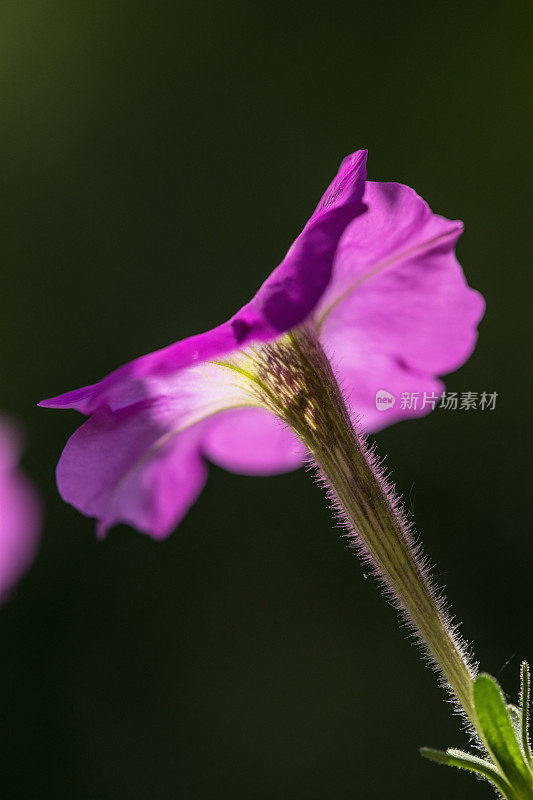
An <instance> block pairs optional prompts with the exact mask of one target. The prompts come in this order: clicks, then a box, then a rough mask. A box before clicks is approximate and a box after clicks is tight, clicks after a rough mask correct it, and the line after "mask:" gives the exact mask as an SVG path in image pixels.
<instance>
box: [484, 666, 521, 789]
mask: <svg viewBox="0 0 533 800" xmlns="http://www.w3.org/2000/svg"><path fill="white" fill-rule="evenodd" d="M473 695H474V706H475V709H476V716H477V718H478V722H479V726H480V729H481V733H482V734H483V739H484V742H485V745H486V747H487V749H488V751H489V753H490V755H491V757H492V759H493V761H494V763H495V764H496V766H498V767H499V768H500V771H501V773H502V774H503V775H504V776H505V778H506V779H507V782H508V783H509V784H510V786H512V788H513V792H514V795H515V796H516V797H520V798H524V800H533V773H532V772H531V770H530V768H529V766H528V764H527V762H526V761H525V758H524V756H523V755H522V750H521V747H520V744H519V742H518V739H517V736H516V733H515V730H514V727H513V723H512V722H511V718H510V716H509V712H508V710H507V707H506V704H505V700H504V699H503V695H502V692H501V689H500V687H499V686H498V684H497V683H496V681H495V680H494V678H492V677H491V676H490V675H486V674H482V675H479V676H478V677H477V678H476V680H475V681H474V690H473Z"/></svg>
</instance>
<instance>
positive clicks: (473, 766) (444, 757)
mask: <svg viewBox="0 0 533 800" xmlns="http://www.w3.org/2000/svg"><path fill="white" fill-rule="evenodd" d="M420 754H421V755H422V756H424V758H428V759H429V760H430V761H435V762H436V763H437V764H446V765H447V766H448V767H457V768H458V769H466V770H468V771H469V772H475V773H476V774H477V775H480V776H481V777H483V778H485V779H486V780H488V781H490V782H491V783H492V784H494V786H496V788H497V789H498V790H499V791H500V792H501V793H502V794H503V795H504V797H511V796H512V795H511V794H510V792H511V787H510V786H509V785H508V783H507V781H506V780H505V778H504V777H503V776H502V775H500V773H499V772H498V770H497V768H496V767H495V766H494V764H491V763H490V761H485V759H483V758H478V757H477V756H473V755H471V754H470V753H464V752H463V751H462V750H455V749H454V748H452V747H449V748H448V750H446V752H445V753H444V752H443V751H442V750H433V748H431V747H421V748H420Z"/></svg>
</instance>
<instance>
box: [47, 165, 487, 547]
mask: <svg viewBox="0 0 533 800" xmlns="http://www.w3.org/2000/svg"><path fill="white" fill-rule="evenodd" d="M365 165H366V151H358V152H356V153H354V154H353V155H350V156H348V157H347V158H345V159H344V161H343V162H342V164H341V167H340V169H339V172H338V174H337V176H336V177H335V179H334V181H333V183H332V184H331V185H330V186H329V188H328V189H327V191H326V193H325V194H324V196H323V197H322V199H321V201H320V203H319V204H318V206H317V208H316V210H315V212H314V213H313V215H312V216H311V218H310V220H309V222H308V223H307V225H306V226H305V228H304V229H303V231H302V233H301V234H300V235H299V236H298V238H297V239H296V241H295V242H294V244H293V245H292V247H291V248H290V250H289V252H288V253H287V255H286V256H285V258H284V260H283V261H282V262H281V264H280V265H279V266H278V267H276V269H275V270H274V271H273V272H272V274H271V275H270V277H269V278H267V280H266V281H265V283H264V284H263V285H262V286H261V288H260V289H259V291H258V292H257V294H256V295H255V297H254V298H253V299H252V300H251V301H250V302H249V303H248V304H247V305H245V306H244V307H243V308H241V309H240V311H238V312H237V313H236V314H235V315H234V316H233V317H232V318H231V319H230V320H228V321H227V322H224V323H223V324H222V325H219V326H218V327H217V328H214V329H213V330H211V331H208V332H207V333H202V334H199V335H197V336H192V337H190V338H188V339H184V340H183V341H181V342H176V343H175V344H172V345H170V346H168V347H166V348H164V349H162V350H158V351H156V352H155V353H151V354H149V355H146V356H142V357H141V358H138V359H136V360H134V361H132V362H130V363H129V364H126V365H124V366H122V367H120V368H119V369H117V370H115V372H112V373H111V374H110V375H108V376H107V377H106V378H104V379H103V380H101V381H100V382H99V383H96V384H92V385H91V386H87V387H85V388H82V389H78V390H75V391H72V392H67V393H66V394H63V395H60V396H59V397H55V398H53V399H51V400H46V401H43V402H42V403H41V405H42V406H46V407H48V408H74V409H77V410H78V411H80V412H82V413H83V414H86V415H88V416H89V420H88V421H87V422H85V424H84V425H82V426H81V428H79V429H78V430H77V431H76V432H75V433H74V435H73V436H72V437H71V438H70V440H69V441H68V443H67V445H66V447H65V450H64V451H63V454H62V456H61V459H60V462H59V465H58V469H57V480H58V486H59V491H60V493H61V495H62V497H63V498H64V499H65V500H66V501H67V502H69V503H71V504H72V505H74V506H75V507H76V508H78V509H79V510H80V511H82V512H83V513H84V514H87V515H89V516H92V517H96V518H97V519H98V531H99V533H100V534H101V535H103V534H104V533H105V531H107V530H108V529H109V528H110V527H111V526H112V525H114V524H116V523H118V522H127V523H129V524H130V525H132V526H134V527H136V528H138V529H139V530H141V531H144V532H146V533H149V534H151V535H152V536H154V537H155V538H162V537H164V536H166V535H168V534H169V533H170V531H171V530H172V529H173V528H174V527H175V526H176V524H177V523H178V522H179V520H180V519H181V518H182V517H183V516H184V514H185V513H186V512H187V510H188V508H189V507H190V505H191V504H192V503H193V502H194V500H195V499H196V498H197V496H198V494H199V493H200V491H201V489H202V487H203V485H204V482H205V480H206V475H207V467H206V459H209V460H211V461H213V462H214V463H216V464H218V465H220V466H222V467H225V468H226V469H228V470H231V471H233V472H240V473H247V474H258V475H266V474H272V473H276V472H283V471H286V470H291V469H294V468H296V467H298V466H299V465H300V464H301V463H302V460H303V458H304V449H303V446H302V445H301V444H300V442H299V441H298V440H297V439H296V437H295V436H294V435H293V434H292V433H291V431H290V430H288V429H287V428H286V427H284V426H282V425H281V424H280V422H279V420H278V419H277V417H275V416H274V415H273V414H271V413H270V412H268V411H266V410H265V409H264V408H260V407H258V405H259V404H258V403H254V401H253V398H252V397H251V395H250V393H249V392H248V391H247V390H246V386H245V383H246V381H245V379H244V378H243V380H242V381H240V380H239V379H238V376H237V375H236V372H235V370H228V369H227V368H226V367H225V362H226V360H227V359H228V358H231V359H233V360H234V361H235V360H237V363H242V364H244V365H246V364H247V363H248V360H249V359H250V358H252V357H253V353H254V350H256V349H257V348H260V347H261V344H262V343H265V342H272V340H275V339H277V338H279V337H282V336H283V335H284V334H285V333H286V332H287V331H289V330H291V329H292V328H294V327H295V326H298V325H300V324H301V323H303V322H305V323H306V324H311V325H313V326H315V329H316V330H317V331H318V334H319V337H320V341H321V343H322V345H323V347H324V348H325V350H326V352H327V353H328V354H329V355H330V357H331V359H332V363H333V366H334V368H335V371H336V374H337V376H338V378H339V381H340V383H341V386H342V387H343V389H344V391H345V394H346V397H347V400H348V402H349V405H350V408H351V411H352V412H353V415H354V417H356V418H357V419H358V420H359V421H360V424H361V425H362V427H363V429H364V430H365V431H367V432H372V431H376V430H378V429H380V428H382V427H384V426H385V425H390V424H391V423H392V422H396V421H398V420H400V419H405V418H408V417H413V416H419V415H420V414H421V413H427V411H429V410H430V408H431V405H426V407H425V408H424V409H421V407H420V405H421V404H418V406H417V407H416V408H414V407H413V408H402V407H401V406H402V404H401V403H400V398H401V395H402V393H404V392H408V393H412V392H419V393H420V398H422V397H423V395H424V392H425V393H426V395H427V396H436V395H438V394H439V393H440V392H441V391H442V388H443V387H442V384H441V382H440V381H439V379H438V377H437V376H439V375H443V374H446V373H448V372H451V371H452V370H454V369H456V368H457V367H459V366H460V365H461V364H462V363H463V362H464V361H465V360H466V359H467V358H468V356H469V355H470V353H471V352H472V350H473V347H474V344H475V341H476V336H477V333H476V326H477V323H478V322H479V320H480V318H481V316H482V314H483V300H482V298H481V296H480V295H479V294H478V293H477V292H475V291H473V290H472V289H470V288H469V287H468V286H467V284H466V281H465V278H464V275H463V272H462V270H461V267H460V265H459V264H458V262H457V260H456V258H455V253H454V248H455V243H456V242H457V239H458V238H459V236H460V234H461V232H462V225H461V223H460V222H451V221H449V220H447V219H444V218H443V217H439V216H437V215H435V214H433V213H432V212H431V210H430V209H429V207H428V206H427V204H426V203H425V202H424V201H423V200H422V199H421V198H420V197H419V196H418V195H417V194H416V193H415V192H414V191H413V190H412V189H409V188H408V187H406V186H402V185H400V184H395V183H372V182H369V181H366V171H365ZM245 371H246V370H245V369H243V372H245ZM381 391H385V392H387V393H388V394H390V395H393V396H394V397H395V398H396V402H395V404H394V406H393V407H391V406H389V407H388V408H387V409H386V410H385V411H383V410H381V408H380V407H378V406H377V404H376V394H377V393H378V392H381Z"/></svg>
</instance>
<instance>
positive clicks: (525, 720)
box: [520, 661, 533, 769]
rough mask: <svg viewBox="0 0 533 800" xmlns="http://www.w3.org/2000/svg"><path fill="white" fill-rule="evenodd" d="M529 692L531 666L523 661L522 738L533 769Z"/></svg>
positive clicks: (521, 670) (521, 672)
mask: <svg viewBox="0 0 533 800" xmlns="http://www.w3.org/2000/svg"><path fill="white" fill-rule="evenodd" d="M529 690H530V680H529V664H528V663H527V662H526V661H522V664H521V666H520V717H521V720H520V737H521V744H522V750H523V751H524V756H525V757H526V761H527V763H528V764H529V767H530V769H533V754H532V753H531V744H530V742H529Z"/></svg>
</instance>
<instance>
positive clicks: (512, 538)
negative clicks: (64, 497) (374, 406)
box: [0, 0, 533, 800]
mask: <svg viewBox="0 0 533 800" xmlns="http://www.w3.org/2000/svg"><path fill="white" fill-rule="evenodd" d="M530 10H531V5H530V4H529V3H527V2H524V3H513V2H510V3H501V2H487V1H486V0H485V1H484V2H464V0H462V1H461V2H445V3H444V2H443V3H436V2H432V3H431V2H430V3H398V2H389V3H379V2H378V3H360V2H357V1H356V0H353V1H352V2H349V3H341V2H336V0H330V2H328V3H322V4H321V3H313V2H307V3H300V2H296V3H294V2H293V3H279V2H270V3H251V2H237V0H228V1H226V2H214V1H204V2H202V1H201V0H195V1H194V2H176V3H170V2H169V3H162V2H133V1H131V0H130V2H113V0H108V1H107V2H89V0H87V1H86V2H81V1H78V2H76V1H75V0H74V1H72V0H70V1H69V2H37V1H35V2H34V1H33V0H24V2H20V0H19V1H18V2H9V1H4V2H2V3H1V5H0V93H1V112H0V164H1V190H0V204H1V206H2V209H1V223H0V248H1V251H2V255H1V261H2V278H1V297H0V325H1V331H2V338H1V350H0V389H1V397H0V407H1V408H3V409H4V410H7V411H9V412H12V413H13V414H15V415H17V416H18V417H20V418H21V419H22V421H23V423H24V425H25V427H26V430H27V434H28V449H27V453H26V458H25V467H26V469H27V471H28V472H29V473H30V474H31V475H32V476H33V478H34V479H35V481H36V482H37V483H38V484H39V486H40V488H41V490H42V493H43V495H44V498H45V501H46V525H45V530H44V535H43V545H42V549H41V551H40V554H39V557H38V559H37V562H36V564H35V566H34V567H33V569H32V570H31V571H30V573H29V574H28V575H27V577H26V578H25V579H24V580H23V581H22V583H21V584H20V586H19V588H18V590H17V591H16V593H15V595H14V596H13V598H12V600H11V601H10V602H9V604H8V605H6V606H5V607H4V608H3V609H1V611H0V641H1V656H0V692H1V697H0V731H1V733H0V787H1V788H0V792H1V794H2V797H3V798H6V800H11V798H13V799H14V800H19V798H22V799H23V800H26V798H30V799H31V800H33V799H34V798H35V800H48V798H50V800H60V799H62V798H65V799H67V798H68V799H69V800H72V798H75V800H78V799H79V800H93V799H94V798H98V800H115V799H117V798H118V799H119V800H122V798H124V800H130V799H131V800H137V799H139V800H141V798H142V799H143V800H144V798H157V800H171V799H172V800H237V798H243V799H244V798H246V800H285V799H287V800H329V798H334V800H345V799H346V800H347V799H348V798H359V797H360V798H380V799H381V798H383V799H384V800H385V799H387V800H388V799H389V798H394V800H400V798H402V799H403V798H405V799H407V798H410V799H412V798H419V797H420V798H426V797H431V798H432V800H440V799H441V798H442V800H444V799H445V798H446V800H449V798H452V797H453V798H465V799H466V798H469V800H470V799H471V798H478V797H479V798H480V800H481V798H485V797H486V798H488V797H490V796H491V793H490V789H489V788H488V787H487V786H486V785H485V784H481V783H476V782H475V781H473V780H472V779H471V778H469V777H468V776H464V775H461V774H459V773H456V772H452V770H444V769H442V768H439V767H436V766H433V765H431V764H428V763H426V762H423V761H422V760H421V759H420V758H419V756H418V754H417V747H418V746H419V745H422V744H428V745H434V746H446V745H464V744H465V742H464V740H463V736H462V734H461V733H460V731H459V723H458V720H457V719H455V718H454V717H453V716H452V714H451V709H450V708H449V706H448V705H447V704H446V703H445V702H443V697H444V695H443V693H442V692H441V690H439V689H438V688H437V686H436V681H435V678H434V676H433V674H432V673H431V672H430V671H429V670H428V669H427V667H425V666H424V665H423V664H422V663H421V661H420V659H419V656H418V653H417V651H416V650H415V648H414V647H412V646H411V645H410V644H408V642H407V641H406V633H405V631H404V630H402V629H400V628H399V626H398V624H397V621H396V616H395V613H394V612H393V611H392V609H391V608H390V607H389V606H388V605H387V604H386V603H385V602H384V601H383V599H382V598H381V597H380V594H379V591H378V589H377V587H376V585H375V584H374V583H373V581H372V580H370V579H369V580H364V577H365V576H364V575H363V569H362V567H361V566H360V564H359V563H358V562H357V560H356V558H355V557H354V556H353V554H352V553H351V552H350V551H349V550H348V549H347V548H346V543H345V542H344V541H343V540H342V539H341V537H340V536H339V533H338V532H337V531H336V530H332V523H331V518H330V514H329V512H328V510H327V508H326V504H325V502H324V498H323V496H322V492H321V490H320V489H319V488H317V487H316V486H315V485H314V484H313V482H312V480H311V479H310V476H309V475H307V474H306V473H305V472H304V471H299V472H296V473H294V474H290V475H285V476H280V477H273V478H262V479H259V478H245V477H239V476H234V475H231V474H228V473H225V472H223V471H222V470H218V469H215V468H212V469H211V474H210V479H209V482H208V485H207V488H206V490H205V491H204V493H203V495H202V497H201V499H200V501H199V502H198V503H197V505H195V506H194V508H193V509H192V511H191V512H190V514H189V515H188V516H187V518H186V519H185V521H184V522H183V523H182V525H181V526H180V528H179V530H178V531H177V532H176V533H175V534H174V535H172V536H171V537H170V538H169V539H168V540H167V541H166V542H165V543H162V544H157V543H154V542H152V541H151V540H150V539H149V538H148V537H145V536H142V535H139V534H137V533H135V532H133V531H131V530H130V529H128V528H125V527H121V528H118V529H116V530H114V531H112V533H111V534H110V536H109V538H108V540H107V541H105V542H104V543H99V542H97V541H96V539H95V537H94V532H93V531H94V525H93V522H92V521H91V520H89V519H86V518H84V517H82V516H81V515H80V514H78V513H77V512H76V511H74V510H73V509H72V508H70V507H67V506H66V505H64V504H63V503H62V502H61V501H60V499H59V497H58V495H57V493H56V490H55V485H54V477H53V471H54V466H55V463H56V461H57V458H58V456H59V453H60V451H61V449H62V446H63V444H64V442H65V441H66V438H67V436H68V435H69V434H70V433H71V432H72V431H73V430H74V428H75V427H76V425H77V424H78V423H79V421H80V418H79V416H77V415H76V414H75V413H74V412H71V413H63V414H61V413H56V412H50V411H44V410H41V409H37V408H36V407H35V403H36V402H37V400H39V399H40V398H42V397H48V396H50V395H53V394H57V393H58V392H60V391H63V390H67V389H70V388H74V387H77V386H79V385H84V384H86V383H89V382H92V381H94V380H96V379H98V378H100V377H101V376H102V375H103V374H105V373H106V372H107V371H109V370H111V369H112V368H114V367H115V366H117V365H119V364H120V363H122V362H124V361H126V360H128V359H130V358H132V357H134V356H136V355H138V354H141V353H144V352H147V351H150V350H152V349H155V348H156V347H159V346H162V345H164V344H167V343H169V342H171V341H174V340H176V339H179V338H181V337H184V336H186V335H189V334H191V333H194V332H197V331H201V330H204V329H206V328H209V327H211V326H213V325H214V324H216V323H218V322H220V321H222V320H224V319H225V318H226V317H227V316H228V315H230V314H231V313H233V311H234V310H235V309H236V308H238V307H239V305H240V304H241V303H242V302H243V301H245V300H247V299H248V298H249V297H250V296H251V294H252V293H253V292H254V291H255V289H256V287H257V286H258V284H259V283H260V281H261V280H262V279H263V278H264V277H265V276H266V275H267V274H268V273H269V271H270V270H271V269H272V267H273V266H274V265H275V264H276V263H277V262H278V261H279V260H280V258H281V256H282V255H283V254H284V252H285V249H286V248H287V246H288V245H289V243H290V242H291V240H292V238H293V237H294V236H295V235H296V233H297V232H298V231H299V229H300V228H301V226H302V224H303V223H304V222H305V220H306V218H307V217H308V215H309V213H310V212H311V210H312V208H313V206H314V204H315V203H316V201H317V200H318V197H319V196H320V194H321V192H322V190H323V189H324V187H325V186H326V184H327V183H328V181H329V179H330V178H331V177H332V175H333V174H334V172H335V170H336V168H337V165H338V162H339V161H340V159H341V157H342V156H344V155H345V154H346V153H348V152H350V151H352V150H354V149H356V148H359V147H368V148H369V149H370V156H369V174H370V176H371V177H372V178H374V179H378V180H399V181H402V182H405V183H408V184H409V185H412V186H413V187H415V188H416V189H417V190H418V191H419V192H420V193H421V194H422V195H423V196H424V197H425V198H426V199H427V200H428V201H429V202H430V204H431V205H432V207H433V208H434V209H435V210H437V211H439V212H441V213H443V214H445V215H448V216H450V217H460V218H462V219H463V220H465V223H466V233H465V235H464V238H463V240H462V241H461V243H460V246H459V255H460V258H461V261H462V263H463V265H464V267H465V270H466V273H467V276H468V279H469V281H470V283H471V284H472V285H473V286H475V287H477V288H479V289H480V290H481V291H482V292H483V293H484V294H485V296H486V298H487V303H488V310H487V314H486V318H485V320H484V322H483V324H482V326H481V335H480V340H479V346H478V348H477V350H476V352H475V354H474V356H473V357H472V359H471V360H470V362H469V363H468V364H467V365H466V366H465V367H464V368H463V369H462V370H460V371H459V372H458V373H457V374H455V375H453V376H450V378H449V379H448V381H447V385H448V388H449V389H453V390H457V391H468V390H471V391H482V390H487V391H497V392H498V393H499V398H498V402H497V407H496V410H495V411H494V412H493V413H487V412H485V413H481V412H470V413H464V412H463V413H460V412H455V413H453V412H444V411H440V412H436V413H434V414H433V415H431V416H430V417H428V418H426V419H424V420H420V421H416V422H408V423H403V424H401V425H397V426H396V427H394V428H392V429H390V430H387V431H384V432H383V433H381V434H380V435H379V436H378V437H377V439H378V446H379V450H380V452H381V453H388V454H389V456H388V463H389V465H390V466H391V467H392V468H393V469H394V476H395V479H396V480H397V482H398V486H399V488H400V489H401V490H402V491H403V492H404V494H405V496H406V498H407V505H408V506H409V508H410V509H413V508H414V510H415V511H416V520H417V524H418V528H419V530H420V531H421V532H422V533H423V537H424V541H425V545H426V549H427V551H428V552H429V554H430V556H431V558H432V559H433V560H434V561H435V562H436V563H437V565H438V567H437V570H436V572H437V576H438V579H439V580H440V581H441V582H442V581H445V582H446V584H447V587H448V594H449V598H450V600H451V602H452V605H453V608H454V610H455V611H456V612H457V613H458V615H459V617H460V618H461V619H462V620H463V621H464V626H463V631H464V634H465V636H466V637H467V638H468V639H471V640H474V641H475V649H476V653H477V656H478V657H479V658H480V660H481V662H482V666H483V668H485V669H487V670H489V671H491V672H493V673H494V674H500V673H501V678H502V680H503V682H504V684H505V686H506V688H507V690H508V691H510V692H515V691H516V689H517V672H518V665H519V661H520V659H521V658H523V657H529V658H533V648H532V637H531V631H530V626H529V622H528V621H529V620H531V613H532V601H531V592H530V587H531V564H532V557H533V553H532V548H531V543H530V542H531V540H530V536H531V534H530V521H529V516H530V507H529V503H528V502H527V493H528V491H529V489H530V474H528V473H529V459H528V457H527V455H526V449H525V444H526V427H527V425H528V421H529V414H530V411H531V387H530V385H529V384H528V372H527V368H528V366H529V364H528V361H529V359H530V353H531V339H530V338H528V337H529V334H530V326H531V322H530V319H531V316H530V315H531V311H530V305H531V299H530V293H528V292H529V288H530V287H528V285H527V283H526V280H527V279H529V277H530V273H531V208H532V206H531V195H530V189H531V183H532V178H533V171H532V169H531V167H532V164H531V161H532V158H531V153H532V148H531V124H530V123H531V119H530V118H529V111H530V102H531V90H532V81H531V78H532V63H531V56H530V51H529V52H528V50H527V47H528V45H529V44H530V39H531V22H532V19H531V14H530V13H529V12H530ZM508 660H509V664H508V665H507V666H505V664H506V662H507V661H508Z"/></svg>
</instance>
